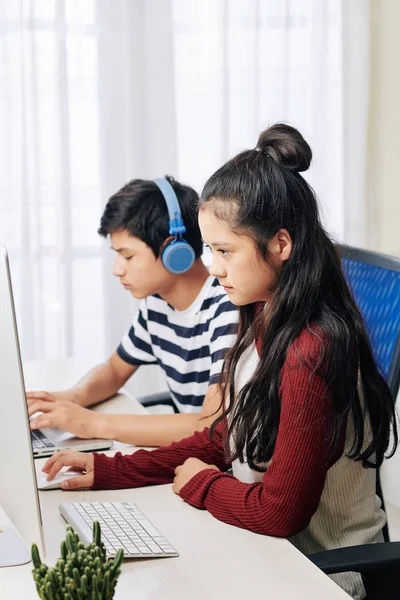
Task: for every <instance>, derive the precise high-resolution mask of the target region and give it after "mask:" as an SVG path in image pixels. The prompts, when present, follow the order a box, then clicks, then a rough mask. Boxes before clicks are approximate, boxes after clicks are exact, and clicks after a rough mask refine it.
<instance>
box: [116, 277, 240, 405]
mask: <svg viewBox="0 0 400 600" xmlns="http://www.w3.org/2000/svg"><path fill="white" fill-rule="evenodd" d="M237 322H238V311H237V308H236V307H235V306H234V305H233V304H231V302H230V301H229V298H228V296H227V294H226V292H225V291H224V289H223V288H222V287H221V286H220V285H219V283H218V280H217V279H215V278H214V277H209V278H208V279H207V281H206V282H205V284H204V286H203V288H202V290H201V292H200V294H199V295H198V297H197V298H196V300H195V301H194V302H193V304H192V305H191V306H190V307H189V308H188V309H186V310H185V311H177V310H175V309H174V308H172V307H171V306H170V305H169V304H168V303H167V302H166V301H165V300H163V299H162V298H161V297H160V296H158V295H155V296H149V297H148V298H145V299H144V300H142V301H141V303H140V308H139V311H138V313H137V314H136V316H135V318H134V320H133V323H132V326H131V327H130V329H129V331H128V332H127V333H126V334H125V336H124V337H123V339H122V341H121V344H120V345H119V346H118V349H117V352H118V354H119V356H120V357H121V358H122V359H123V360H125V361H126V362H128V363H129V364H132V365H149V364H159V365H160V367H161V368H162V369H163V370H164V372H165V375H166V380H167V384H168V387H169V389H170V392H171V396H172V398H173V399H174V401H175V403H176V405H177V407H178V408H179V410H180V411H181V412H186V413H189V412H199V411H200V409H201V406H202V403H203V399H204V396H205V395H206V393H207V388H208V386H209V384H212V383H217V382H218V381H219V376H220V373H221V369H222V363H223V359H224V356H225V353H226V351H227V349H228V348H230V347H231V346H232V344H233V341H234V337H235V334H236V331H237Z"/></svg>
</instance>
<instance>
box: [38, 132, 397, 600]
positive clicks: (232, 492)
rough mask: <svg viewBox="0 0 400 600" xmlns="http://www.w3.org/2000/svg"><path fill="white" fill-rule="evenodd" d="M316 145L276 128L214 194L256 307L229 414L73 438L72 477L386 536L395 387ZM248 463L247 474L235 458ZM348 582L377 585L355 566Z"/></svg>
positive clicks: (304, 526)
mask: <svg viewBox="0 0 400 600" xmlns="http://www.w3.org/2000/svg"><path fill="white" fill-rule="evenodd" d="M310 162H311V149H310V147H309V145H308V144H307V142H306V141H305V140H304V139H303V137H302V136H301V134H300V133H299V132H298V131H297V130H296V129H294V128H292V127H289V126H287V125H282V124H278V125H274V126H272V127H270V128H269V129H267V130H266V131H264V132H263V133H261V135H260V138H259V140H258V143H257V147H256V148H255V149H253V150H248V151H245V152H242V153H241V154H239V155H237V156H235V157H234V158H233V159H231V160H230V161H228V162H227V163H226V164H225V165H223V166H222V167H221V168H220V169H219V170H218V171H217V172H216V173H214V175H212V177H211V178H210V179H209V180H208V181H207V183H206V185H205V187H204V190H203V193H202V196H201V200H200V205H199V223H200V229H201V232H202V237H203V240H204V241H205V242H206V244H207V245H208V246H209V247H210V248H211V250H212V253H213V262H212V267H211V274H212V275H214V276H216V277H218V279H219V281H220V283H221V284H222V285H223V286H224V287H225V289H226V291H227V292H228V294H229V297H230V300H231V302H232V303H233V304H235V305H237V306H239V307H240V330H239V334H238V337H237V340H236V342H235V344H234V346H233V347H232V348H231V350H230V351H229V353H228V355H227V357H226V359H225V365H224V375H225V377H224V399H223V409H224V410H223V414H222V416H219V417H218V418H217V419H216V421H215V422H214V424H213V425H212V426H211V428H210V429H209V430H208V429H206V430H204V431H203V432H199V433H195V434H194V435H193V436H191V437H189V438H186V439H184V440H182V441H181V442H178V443H175V444H172V445H170V446H166V447H163V448H159V449H157V450H154V451H146V450H139V451H138V452H135V453H134V454H132V455H129V456H122V455H121V454H120V453H118V454H117V455H116V456H114V457H112V458H110V457H107V456H105V455H104V454H94V455H87V454H78V453H73V452H64V453H63V452H62V453H59V454H56V455H55V456H53V457H52V458H51V459H49V461H48V462H47V463H46V466H45V469H44V470H45V472H47V473H48V474H49V478H52V477H53V476H54V475H55V474H56V473H57V472H58V471H59V470H60V469H61V468H62V467H63V466H69V467H74V468H79V469H81V470H82V472H83V474H82V476H81V477H78V478H76V479H75V480H74V479H72V480H69V481H67V482H65V483H64V484H63V487H64V488H65V489H75V488H77V487H83V486H85V487H87V486H90V487H92V488H93V489H113V488H114V489H115V488H128V487H138V486H143V485H148V484H156V483H159V484H163V483H168V482H173V486H172V489H173V491H174V492H175V493H177V494H179V495H180V496H181V497H182V498H183V499H184V500H186V502H188V503H190V504H192V505H193V506H195V507H197V508H203V509H204V508H205V509H207V510H209V511H210V512H211V513H212V514H213V515H214V516H215V517H216V518H218V519H221V520H222V521H225V522H226V523H230V524H232V525H236V526H238V527H243V528H246V529H250V530H251V531H255V532H257V533H261V534H265V535H273V536H280V537H287V538H290V541H291V542H292V543H293V544H294V545H295V546H296V547H297V548H299V549H300V550H301V551H302V552H304V553H305V554H309V553H312V552H317V551H321V550H324V549H331V548H338V547H342V546H349V545H355V544H363V543H370V542H374V541H378V540H380V539H381V532H382V528H383V526H384V524H385V522H386V516H385V514H384V512H383V511H382V509H381V507H380V502H379V501H378V500H377V497H376V495H375V485H376V466H379V465H380V464H381V463H382V461H383V458H384V455H385V453H386V452H387V450H388V446H389V438H390V434H391V431H392V432H393V434H394V437H393V439H394V445H393V449H392V452H393V451H394V448H395V446H396V444H397V431H396V425H395V419H394V415H395V411H394V401H393V398H392V397H391V394H390V391H389V388H388V386H387V384H386V383H385V381H384V379H383V377H382V376H381V374H380V372H379V370H378V368H377V366H376V364H375V362H374V358H373V355H372V352H371V347H370V344H369V341H368V337H367V335H366V332H365V329H364V325H363V321H362V318H361V316H360V313H359V310H358V308H357V307H356V304H355V302H354V300H353V298H352V296H351V294H350V292H349V289H348V287H347V285H346V282H345V279H344V276H343V273H342V269H341V263H340V259H339V258H338V256H337V253H336V250H335V248H334V245H333V243H332V241H331V240H330V239H329V237H328V235H327V233H326V232H325V230H324V228H323V227H322V225H321V222H320V219H319V216H318V207H317V201H316V199H315V196H314V193H313V191H312V189H311V188H310V186H309V185H308V183H307V182H306V181H305V179H304V178H303V177H302V176H301V172H303V171H306V170H307V169H308V167H309V165H310ZM229 468H232V473H227V472H226V471H227V470H228V469H229ZM336 581H337V582H338V583H339V584H340V585H341V586H342V587H343V588H344V589H346V591H347V592H348V593H349V594H350V595H351V596H352V597H353V598H355V599H357V600H360V599H362V598H364V597H365V592H364V588H363V584H362V581H361V578H360V577H359V576H358V575H356V574H352V573H347V574H343V575H340V576H336Z"/></svg>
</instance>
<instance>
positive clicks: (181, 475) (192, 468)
mask: <svg viewBox="0 0 400 600" xmlns="http://www.w3.org/2000/svg"><path fill="white" fill-rule="evenodd" d="M205 469H214V470H215V471H219V469H218V467H216V466H215V465H208V464H207V463H205V462H203V461H202V460H199V459H198V458H188V459H186V460H185V462H184V463H183V465H181V466H180V467H176V469H175V479H174V483H173V485H172V491H173V492H175V494H179V492H180V491H181V489H182V488H183V486H184V485H186V484H187V482H188V481H190V480H191V479H192V477H194V476H195V475H197V473H200V471H204V470H205Z"/></svg>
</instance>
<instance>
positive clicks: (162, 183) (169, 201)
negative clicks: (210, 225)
mask: <svg viewBox="0 0 400 600" xmlns="http://www.w3.org/2000/svg"><path fill="white" fill-rule="evenodd" d="M153 182H154V183H155V184H156V186H157V187H158V188H159V189H160V191H161V193H162V195H163V196H164V200H165V202H166V205H167V208H168V214H169V233H170V235H176V236H180V235H182V233H185V231H186V227H185V225H184V223H183V219H182V214H181V209H180V207H179V202H178V198H177V197H176V194H175V190H174V188H173V187H172V185H171V184H170V182H169V181H167V179H162V178H157V179H153Z"/></svg>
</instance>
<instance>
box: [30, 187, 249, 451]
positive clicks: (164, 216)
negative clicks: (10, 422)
mask: <svg viewBox="0 0 400 600" xmlns="http://www.w3.org/2000/svg"><path fill="white" fill-rule="evenodd" d="M197 201H198V197H197V194H196V192H195V191H194V190H193V189H191V188H190V187H188V186H185V185H182V184H180V183H178V182H177V181H175V180H174V179H173V178H171V177H167V178H166V179H162V180H149V181H144V180H139V179H135V180H133V181H131V182H129V183H128V184H127V185H125V186H124V187H123V188H122V189H121V190H120V191H119V192H117V193H116V194H114V195H113V196H112V197H111V198H110V199H109V201H108V203H107V205H106V207H105V210H104V213H103V216H102V218H101V224H100V228H99V234H100V235H102V236H103V237H107V236H109V237H110V242H111V248H112V249H113V250H114V251H115V252H116V257H115V264H114V270H113V272H114V275H116V276H117V277H119V278H120V281H121V284H122V285H123V286H124V287H125V289H127V290H129V291H130V293H131V294H132V296H133V297H134V298H137V299H139V300H140V305H139V310H138V312H137V314H136V315H135V317H134V319H133V323H132V324H131V326H130V328H129V330H128V331H127V333H126V335H125V336H124V337H123V339H122V341H121V343H120V345H119V346H118V348H117V350H116V351H115V352H114V353H113V354H112V355H111V356H110V358H109V359H108V360H107V361H106V362H104V363H102V364H100V365H98V366H96V367H94V368H93V369H92V370H91V371H89V372H88V373H87V374H86V375H85V376H84V377H83V378H82V379H81V380H80V381H79V382H78V383H77V384H76V385H74V386H73V387H72V388H70V389H68V390H65V391H60V392H28V393H27V401H28V409H29V414H30V415H33V414H34V413H36V412H38V411H40V412H42V413H43V414H42V415H40V416H38V417H36V418H34V419H32V421H31V428H32V429H37V428H42V427H58V428H59V429H63V430H65V431H69V432H71V433H74V434H75V435H77V436H78V437H82V438H92V437H98V438H106V439H115V440H119V441H121V442H126V443H131V444H136V445H138V446H161V445H166V444H170V443H171V442H174V441H177V440H180V439H182V438H184V437H186V436H189V435H191V434H192V433H193V432H194V431H196V430H202V429H204V428H205V427H207V426H209V425H210V424H211V422H212V421H213V420H214V419H215V417H216V415H215V412H216V410H217V409H218V407H219V405H220V386H219V376H220V372H221V368H222V363H223V358H224V355H225V353H226V351H227V350H228V349H229V348H230V347H231V346H232V343H233V340H234V335H235V333H236V329H237V320H238V312H237V309H236V307H234V306H233V304H231V303H230V301H229V299H228V296H227V294H226V292H225V290H224V289H223V288H222V287H221V286H220V285H219V283H218V280H217V279H216V278H215V277H211V276H210V275H209V273H208V270H207V268H206V267H205V266H204V264H203V262H202V260H201V253H202V248H203V244H202V240H201V234H200V230H199V227H198V224H197V214H196V204H197ZM174 203H175V204H174ZM171 211H172V212H171ZM179 211H180V215H179ZM172 213H174V214H172ZM171 216H172V220H171ZM175 217H178V221H177V220H176V219H175V220H174V218H175ZM179 217H181V221H179ZM182 221H183V223H182ZM182 225H183V226H184V227H182ZM182 229H186V230H185V232H184V233H183V235H182ZM182 237H183V239H182ZM178 246H179V247H178ZM182 261H183V262H182ZM182 271H183V272H182ZM150 364H158V365H160V367H161V368H162V369H163V371H164V374H165V378H166V382H167V385H168V388H169V391H170V394H171V398H172V400H173V402H174V404H175V406H176V407H177V409H178V410H179V413H178V414H167V415H165V414H164V415H117V414H116V415H109V414H101V413H96V412H93V411H90V410H88V408H87V407H88V406H91V405H94V404H96V403H98V402H101V401H102V400H105V399H107V398H110V397H111V396H113V395H114V394H115V393H116V392H117V391H118V390H119V389H120V388H121V387H122V386H123V385H124V384H125V382H126V381H127V380H128V379H129V378H130V377H131V376H132V375H133V374H134V373H135V372H136V371H137V369H138V368H139V367H140V366H141V365H150Z"/></svg>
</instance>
